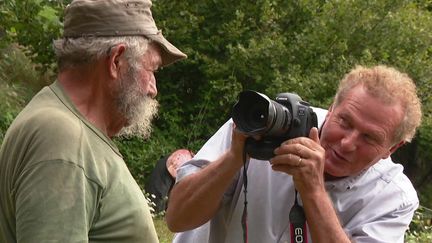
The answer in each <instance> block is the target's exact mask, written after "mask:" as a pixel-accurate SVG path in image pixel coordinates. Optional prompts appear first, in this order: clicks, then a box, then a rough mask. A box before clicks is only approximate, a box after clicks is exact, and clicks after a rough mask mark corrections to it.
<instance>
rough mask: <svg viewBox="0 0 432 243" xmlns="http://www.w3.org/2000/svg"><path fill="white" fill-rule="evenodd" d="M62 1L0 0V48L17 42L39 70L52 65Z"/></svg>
mask: <svg viewBox="0 0 432 243" xmlns="http://www.w3.org/2000/svg"><path fill="white" fill-rule="evenodd" d="M64 2H70V1H62V0H57V1H43V0H0V23H1V24H0V26H1V27H0V30H1V31H2V32H3V34H4V35H5V36H4V38H2V39H0V48H2V47H5V46H7V45H8V44H9V43H18V44H20V45H22V46H26V47H27V48H28V53H27V54H28V55H29V56H31V58H32V59H33V60H34V62H35V63H38V64H39V65H40V66H39V67H41V68H42V70H49V69H50V68H53V64H54V52H53V49H52V48H51V43H52V40H53V39H57V38H58V37H59V36H60V34H61V27H62V23H61V21H60V19H61V16H62V12H63V8H64V6H65V3H64Z"/></svg>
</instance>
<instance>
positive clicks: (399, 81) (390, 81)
mask: <svg viewBox="0 0 432 243" xmlns="http://www.w3.org/2000/svg"><path fill="white" fill-rule="evenodd" d="M358 85H362V86H363V87H364V88H366V90H367V91H368V92H369V93H370V94H371V95H373V96H375V97H378V98H379V99H381V101H383V102H384V103H386V104H397V103H399V104H400V105H401V106H402V107H403V109H404V117H403V119H402V121H401V123H400V124H399V127H398V128H397V130H396V134H395V135H394V138H393V139H394V142H399V141H402V140H403V141H406V142H411V140H412V138H413V137H414V135H415V132H416V129H417V128H418V127H419V126H420V123H421V117H422V112H421V103H420V99H419V97H418V96H417V91H416V86H415V84H414V81H413V80H412V79H411V78H410V77H409V76H408V75H407V74H406V73H401V72H399V71H398V70H396V69H394V68H391V67H387V66H383V65H380V66H375V67H372V68H366V67H362V66H357V67H355V68H354V69H353V70H351V72H349V73H348V74H347V75H346V76H345V77H344V78H343V79H342V80H341V82H340V83H339V88H338V92H337V93H336V97H335V101H334V105H335V106H337V105H339V104H340V103H341V102H342V101H343V100H344V99H345V98H346V96H347V95H348V93H349V91H350V90H351V89H352V88H354V87H356V86H358Z"/></svg>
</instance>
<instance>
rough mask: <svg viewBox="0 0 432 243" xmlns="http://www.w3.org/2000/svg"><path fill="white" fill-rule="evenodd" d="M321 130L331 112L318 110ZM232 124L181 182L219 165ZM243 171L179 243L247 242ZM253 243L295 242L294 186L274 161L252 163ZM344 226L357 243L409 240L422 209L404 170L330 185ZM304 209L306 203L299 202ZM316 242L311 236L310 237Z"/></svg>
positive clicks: (389, 167)
mask: <svg viewBox="0 0 432 243" xmlns="http://www.w3.org/2000/svg"><path fill="white" fill-rule="evenodd" d="M314 111H315V112H316V114H317V116H318V122H319V126H321V124H322V123H323V121H324V118H325V114H326V112H327V111H326V110H323V109H317V108H314ZM232 125H233V122H232V120H229V121H228V122H226V123H225V124H224V125H223V126H222V127H221V128H220V129H219V130H218V131H217V132H216V133H215V134H214V135H213V136H212V137H211V138H210V139H209V140H208V141H207V142H206V144H205V145H204V146H203V147H202V148H201V150H200V151H199V152H198V153H197V154H196V156H195V157H194V159H193V160H191V161H189V162H187V163H185V164H184V165H183V166H182V167H181V168H180V169H179V170H178V172H177V182H179V181H181V180H182V179H183V178H184V177H186V176H187V175H190V174H191V173H195V172H197V171H199V170H200V169H201V168H203V167H205V166H206V165H207V164H208V163H210V161H214V160H216V159H217V158H218V157H219V156H221V155H222V154H223V153H224V152H225V151H226V150H227V149H228V148H229V147H230V143H231V133H232ZM242 173H243V172H242V171H240V172H239V173H238V174H237V176H236V178H235V179H234V181H233V183H232V185H231V187H230V188H229V189H228V190H227V191H226V192H225V195H224V200H223V204H222V205H221V207H220V209H219V211H218V213H217V214H216V215H215V216H214V217H213V218H212V220H210V221H209V222H207V223H206V224H204V225H202V226H200V227H198V228H196V229H194V230H191V231H186V232H182V233H178V234H176V236H175V239H174V241H173V242H174V243H192V242H193V243H206V242H208V243H240V242H243V230H242V225H241V216H242V212H243V207H244V205H243V204H244V195H243V184H242ZM247 176H248V193H247V199H248V240H249V242H250V243H272V242H290V230H289V219H288V214H289V212H290V209H291V207H292V206H293V203H294V195H295V192H294V185H293V181H292V177H291V176H290V175H288V174H285V173H281V172H276V171H273V170H272V168H271V166H270V164H269V162H268V161H260V160H256V159H250V162H249V166H248V171H247ZM326 190H327V193H328V195H329V197H330V198H331V200H332V202H333V206H334V208H335V210H336V213H337V214H338V216H339V219H340V222H341V225H342V226H343V228H344V230H345V232H346V233H347V235H348V236H349V237H351V238H352V239H354V240H355V241H356V242H388V243H397V242H401V243H402V242H403V241H404V233H405V231H406V229H407V228H408V226H409V223H410V222H411V219H412V217H413V214H414V211H415V210H416V209H417V207H418V205H419V201H418V198H417V193H416V191H415V189H414V187H413V186H412V184H411V182H410V181H409V179H408V178H407V177H406V176H405V175H404V174H403V167H402V166H401V165H400V164H394V163H393V162H392V161H391V159H390V158H389V159H385V160H381V161H379V162H378V163H376V164H375V165H373V166H371V167H370V168H369V169H367V170H365V171H363V172H361V173H360V174H359V175H356V176H351V177H347V178H344V179H340V180H337V181H328V182H326ZM299 201H300V204H302V203H301V198H299ZM308 239H309V242H311V240H310V239H311V238H310V235H309V236H308Z"/></svg>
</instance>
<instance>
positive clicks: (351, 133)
mask: <svg viewBox="0 0 432 243" xmlns="http://www.w3.org/2000/svg"><path fill="white" fill-rule="evenodd" d="M250 105H251V106H252V105H253V104H250ZM313 110H314V112H315V113H316V115H317V117H318V128H319V129H317V128H312V129H311V130H310V133H309V137H296V138H293V139H289V140H287V141H285V142H283V143H282V144H281V145H280V146H279V147H278V148H276V149H275V150H274V153H275V156H274V157H272V158H271V159H270V160H268V161H263V160H257V159H254V158H248V163H247V178H248V180H247V188H248V189H247V202H248V203H247V210H248V211H247V218H244V219H245V220H242V215H243V216H244V214H243V210H244V201H245V196H244V195H243V185H244V184H245V181H244V179H245V177H244V174H243V168H244V167H243V164H244V158H243V151H244V144H245V141H246V139H247V136H246V135H245V134H244V133H242V132H240V131H239V129H235V124H234V123H233V121H231V120H230V121H228V122H227V123H226V124H225V125H223V126H222V128H220V129H219V131H217V132H216V134H214V136H213V137H212V138H211V139H210V140H209V141H207V143H206V144H205V145H204V146H203V148H202V149H201V150H200V151H199V152H198V153H197V155H196V156H195V157H194V159H193V160H191V161H189V162H187V163H185V164H184V165H183V166H182V167H181V168H180V169H179V170H178V173H177V182H176V185H175V186H174V188H173V190H172V192H171V196H170V204H169V206H168V211H167V222H168V226H169V228H170V229H171V230H172V231H175V232H181V233H179V234H177V235H176V238H175V239H174V242H200V243H201V242H215V243H216V242H217V243H221V242H227V243H228V242H242V240H244V241H247V239H249V242H257V243H262V242H266V243H267V242H269V243H270V242H289V241H290V240H291V241H295V242H307V241H303V240H305V238H306V237H307V238H308V239H312V241H313V242H350V241H355V242H389V243H390V242H391V243H394V242H403V240H404V233H405V231H406V230H407V228H408V225H409V223H410V221H411V219H412V217H413V214H414V211H415V210H416V208H417V207H418V203H419V202H418V198H417V194H416V191H415V189H414V188H413V186H412V184H411V182H410V181H409V179H408V178H407V177H406V176H405V175H404V174H403V167H402V166H401V165H399V164H394V163H393V162H392V161H391V159H390V155H391V154H392V153H393V152H394V151H395V150H396V149H398V148H399V147H400V146H401V145H403V144H404V143H405V142H409V141H410V140H411V139H412V137H413V136H414V134H415V130H416V128H417V127H418V126H419V125H420V120H421V109H420V101H419V98H418V97H417V95H416V87H415V85H414V83H413V81H412V80H411V79H410V78H409V77H408V76H407V75H406V74H403V73H400V72H399V71H397V70H395V69H393V68H389V67H385V66H376V67H372V68H365V67H356V68H355V69H353V70H352V71H351V72H350V73H348V74H347V75H346V76H345V77H344V79H343V80H342V81H341V82H340V84H339V88H338V92H337V94H336V96H335V99H334V102H333V104H332V105H331V107H330V109H329V110H328V111H325V110H323V109H318V108H313ZM237 125H238V124H237ZM296 191H298V194H296ZM296 196H297V197H296ZM297 201H298V204H299V205H302V206H303V208H304V214H305V216H306V222H307V227H303V228H301V229H302V230H304V232H301V233H302V235H301V237H302V238H301V239H299V238H294V237H293V234H295V236H298V235H297V233H298V232H297V231H294V233H291V232H290V229H291V228H290V223H294V222H290V216H289V214H290V210H291V209H292V208H293V205H295V204H296V205H297ZM291 227H292V226H291ZM295 229H297V228H295Z"/></svg>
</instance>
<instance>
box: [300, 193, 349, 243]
mask: <svg viewBox="0 0 432 243" xmlns="http://www.w3.org/2000/svg"><path fill="white" fill-rule="evenodd" d="M302 201H303V207H304V210H305V214H306V220H307V223H308V226H309V230H310V233H311V237H312V241H313V242H315V243H326V242H329V243H333V242H340V243H343V242H351V241H350V239H349V237H348V236H347V235H346V233H345V231H344V230H343V228H342V226H341V224H340V222H339V219H338V216H337V214H336V212H335V210H334V209H333V205H332V203H331V201H330V198H329V197H328V195H327V193H326V192H325V190H324V189H323V190H321V191H318V192H315V193H308V194H306V195H302Z"/></svg>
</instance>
